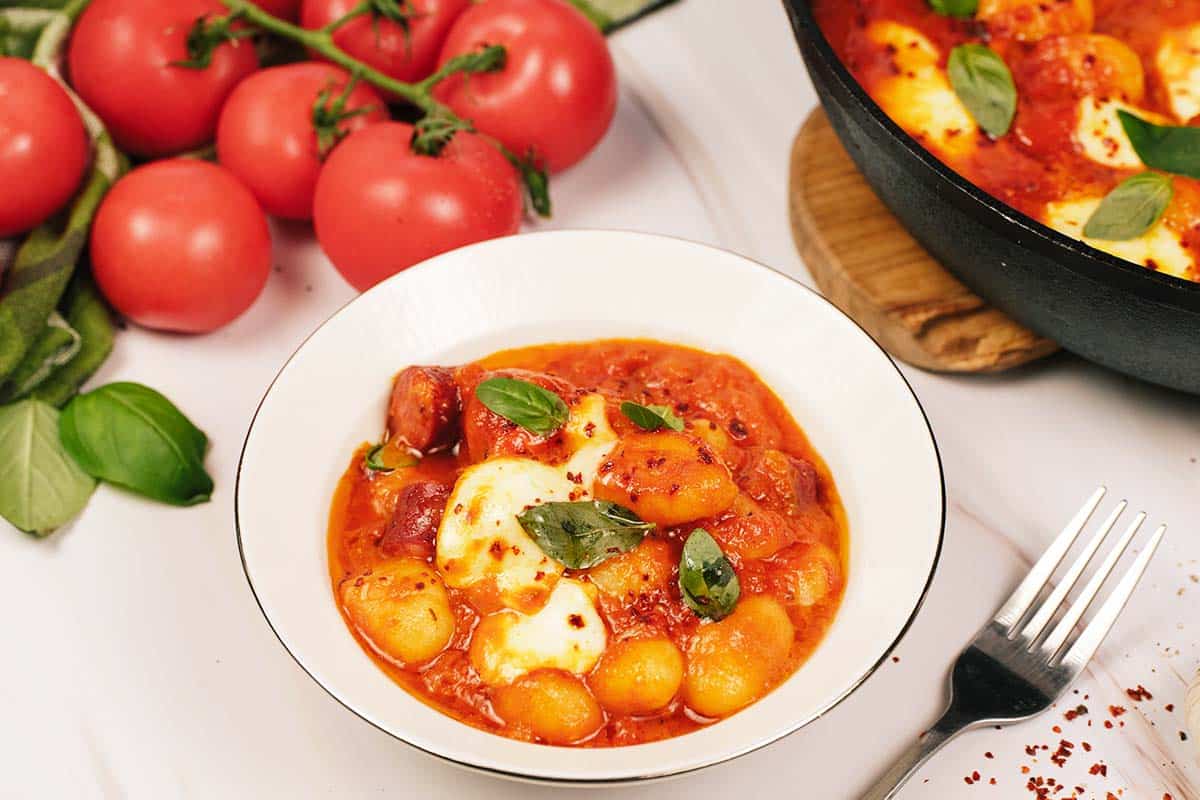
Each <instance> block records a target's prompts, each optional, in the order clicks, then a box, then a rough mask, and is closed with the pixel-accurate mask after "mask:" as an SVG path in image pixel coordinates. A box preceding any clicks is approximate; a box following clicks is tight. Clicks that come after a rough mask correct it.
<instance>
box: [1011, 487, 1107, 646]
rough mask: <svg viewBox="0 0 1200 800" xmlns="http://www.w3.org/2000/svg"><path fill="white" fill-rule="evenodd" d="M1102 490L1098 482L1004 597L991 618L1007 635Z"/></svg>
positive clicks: (1057, 563) (1074, 536)
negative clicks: (1010, 591) (1047, 546)
mask: <svg viewBox="0 0 1200 800" xmlns="http://www.w3.org/2000/svg"><path fill="white" fill-rule="evenodd" d="M1105 491H1106V489H1105V488H1104V487H1103V486H1101V487H1100V488H1099V489H1097V490H1096V491H1095V492H1094V493H1093V494H1092V496H1091V498H1089V499H1088V501H1087V502H1086V503H1084V504H1083V508H1081V509H1079V511H1078V512H1076V514H1075V516H1074V517H1072V518H1071V521H1070V522H1068V523H1067V527H1065V528H1063V530H1062V533H1060V534H1059V535H1058V538H1056V539H1055V540H1054V542H1053V544H1051V545H1050V547H1049V548H1047V550H1046V552H1045V553H1044V554H1043V555H1042V557H1041V558H1039V559H1038V562H1037V563H1036V564H1034V565H1033V569H1031V570H1030V571H1029V574H1028V575H1026V576H1025V580H1023V581H1021V585H1020V586H1018V587H1017V590H1016V591H1015V592H1013V594H1012V597H1010V598H1008V601H1007V602H1005V604H1004V605H1003V606H1002V607H1001V608H1000V610H999V611H998V612H997V613H996V617H995V622H996V623H997V624H999V625H1000V626H1002V627H1003V628H1004V631H1005V633H1006V635H1008V637H1009V638H1012V637H1013V636H1015V635H1016V627H1017V625H1018V624H1019V623H1020V622H1021V619H1022V618H1023V617H1024V616H1025V614H1026V613H1027V612H1028V611H1029V607H1030V606H1032V605H1033V601H1034V600H1036V599H1037V596H1038V594H1039V593H1040V592H1041V591H1042V589H1043V588H1045V586H1046V583H1047V582H1048V581H1049V580H1050V576H1051V575H1053V574H1054V570H1056V569H1058V565H1059V563H1060V562H1061V561H1062V560H1063V557H1064V556H1065V555H1066V554H1067V551H1069V550H1070V549H1071V545H1073V544H1075V539H1076V538H1078V536H1079V532H1080V531H1081V530H1083V526H1084V525H1086V524H1087V521H1088V519H1090V518H1091V516H1092V512H1093V511H1095V510H1096V506H1098V505H1100V500H1101V499H1102V498H1103V497H1104V493H1105Z"/></svg>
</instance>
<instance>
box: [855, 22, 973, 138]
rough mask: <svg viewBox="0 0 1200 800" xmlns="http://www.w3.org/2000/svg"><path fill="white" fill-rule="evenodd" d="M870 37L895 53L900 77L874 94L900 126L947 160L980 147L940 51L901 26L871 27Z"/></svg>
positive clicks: (876, 24)
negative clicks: (949, 77)
mask: <svg viewBox="0 0 1200 800" xmlns="http://www.w3.org/2000/svg"><path fill="white" fill-rule="evenodd" d="M867 36H868V37H869V38H870V39H871V41H872V42H874V43H876V44H878V45H880V46H882V47H887V48H889V49H890V50H891V51H892V52H893V53H894V56H893V58H894V61H895V64H896V68H897V72H898V74H897V75H896V76H895V77H893V78H888V79H885V80H883V81H880V82H879V84H878V86H876V87H875V90H874V91H873V92H872V94H873V95H874V97H875V99H876V100H877V101H878V103H879V105H880V106H881V107H882V108H883V109H884V111H886V112H887V113H888V116H890V117H891V118H892V120H894V121H895V123H896V124H897V125H899V126H900V127H901V128H903V129H904V130H905V131H907V132H908V133H909V134H911V135H913V136H915V137H917V138H919V139H922V140H924V142H925V143H926V144H927V145H929V146H931V147H933V148H934V149H935V150H937V151H938V153H939V155H942V156H953V157H961V156H964V155H967V154H968V153H970V152H971V151H972V150H974V148H975V143H976V134H977V132H978V128H977V126H976V125H975V120H974V119H973V118H972V117H971V114H970V112H969V111H967V108H966V106H964V105H963V103H962V101H961V100H959V99H958V95H957V94H956V93H955V92H954V89H953V88H952V87H951V86H950V81H949V79H948V78H947V77H946V74H945V72H944V71H943V70H942V69H941V67H940V66H939V62H940V61H941V53H940V51H939V50H938V48H937V47H936V46H935V45H934V44H933V42H931V41H929V39H927V38H926V37H925V36H924V35H922V34H921V33H920V32H919V31H917V30H914V29H913V28H910V27H908V26H906V25H901V24H899V23H896V22H888V21H878V22H873V23H871V26H870V27H869V28H868V29H867Z"/></svg>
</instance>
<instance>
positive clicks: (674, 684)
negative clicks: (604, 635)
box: [588, 636, 683, 714]
mask: <svg viewBox="0 0 1200 800" xmlns="http://www.w3.org/2000/svg"><path fill="white" fill-rule="evenodd" d="M682 683H683V654H682V653H680V652H679V648H678V647H676V646H675V645H674V644H673V643H672V642H671V640H670V639H667V638H666V637H662V636H656V637H653V638H649V639H626V640H625V641H622V642H617V643H616V644H615V645H613V646H612V647H610V648H608V651H607V652H605V654H604V657H603V658H601V659H600V663H599V664H598V665H597V666H596V669H595V670H594V671H593V672H592V674H591V675H590V676H589V678H588V684H589V685H590V686H591V687H592V691H593V692H594V693H595V695H596V699H597V700H599V701H600V705H602V706H604V707H605V708H606V709H608V710H609V711H610V712H612V713H614V714H649V713H651V712H653V711H658V710H659V709H662V708H665V707H666V706H667V705H668V704H669V703H670V702H671V701H672V700H673V699H674V698H675V695H676V693H678V692H679V686H680V684H682Z"/></svg>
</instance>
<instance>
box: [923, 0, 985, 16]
mask: <svg viewBox="0 0 1200 800" xmlns="http://www.w3.org/2000/svg"><path fill="white" fill-rule="evenodd" d="M929 7H930V8H932V9H933V10H934V11H936V12H937V13H939V14H941V15H942V16H943V17H973V16H975V11H976V9H978V8H979V0H929Z"/></svg>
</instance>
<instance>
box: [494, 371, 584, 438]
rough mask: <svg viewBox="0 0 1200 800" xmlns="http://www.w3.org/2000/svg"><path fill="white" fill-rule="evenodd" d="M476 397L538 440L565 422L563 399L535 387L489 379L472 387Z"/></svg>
mask: <svg viewBox="0 0 1200 800" xmlns="http://www.w3.org/2000/svg"><path fill="white" fill-rule="evenodd" d="M475 396H476V397H478V398H479V402H481V403H483V404H484V405H485V406H487V407H488V408H489V409H491V410H492V411H493V412H495V413H497V414H499V415H500V416H502V417H504V418H505V419H506V420H508V421H509V422H513V423H516V424H517V425H520V426H521V427H522V428H524V429H525V430H527V431H531V432H532V433H536V434H538V435H539V436H549V435H550V434H552V433H554V432H555V431H556V430H558V429H559V428H561V427H562V426H563V425H565V424H566V422H567V417H568V416H569V415H570V412H569V411H568V410H567V404H566V403H564V402H563V399H562V398H561V397H559V396H558V395H556V394H555V393H554V392H551V391H550V390H548V389H543V388H542V387H540V386H538V385H537V384H536V383H530V382H529V381H523V380H519V379H517V378H490V379H488V380H486V381H483V382H482V383H480V384H479V385H478V386H477V387H475Z"/></svg>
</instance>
